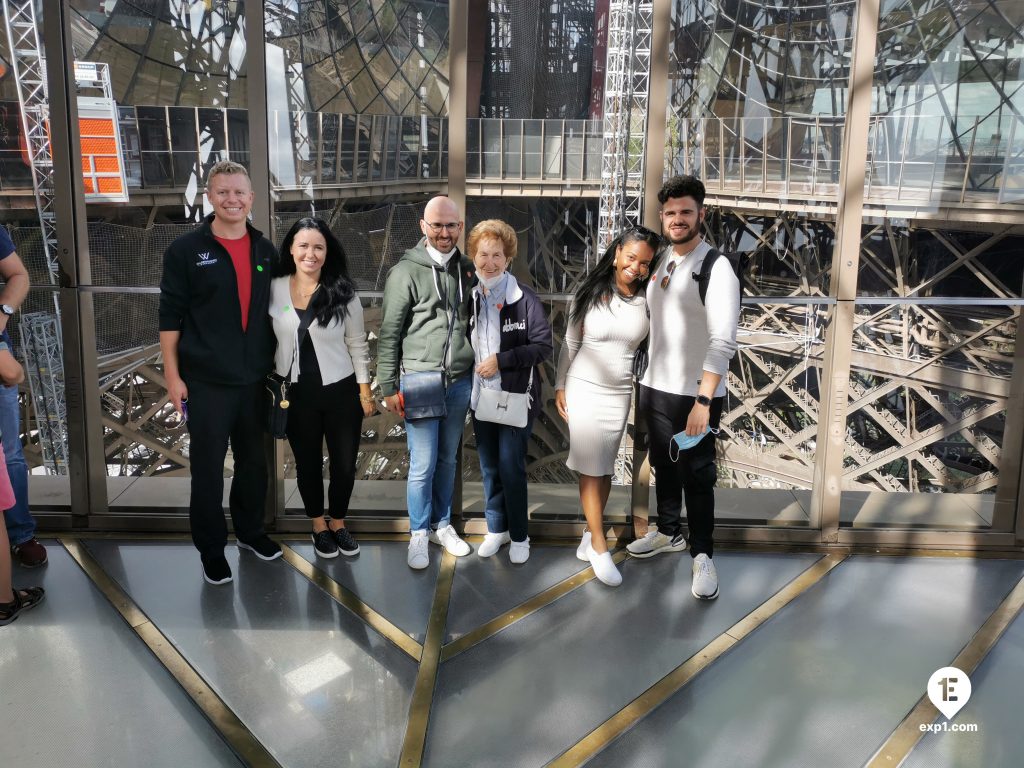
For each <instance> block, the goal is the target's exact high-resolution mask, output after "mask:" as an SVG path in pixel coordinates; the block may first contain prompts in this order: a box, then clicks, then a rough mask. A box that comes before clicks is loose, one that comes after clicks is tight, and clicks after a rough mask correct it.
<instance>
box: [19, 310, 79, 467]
mask: <svg viewBox="0 0 1024 768" xmlns="http://www.w3.org/2000/svg"><path fill="white" fill-rule="evenodd" d="M19 330H20V331H21V343H22V347H23V349H24V352H25V360H26V362H27V364H26V366H25V368H26V373H27V378H28V382H29V391H30V392H31V394H32V405H33V408H34V409H35V413H36V427H37V428H38V430H39V446H40V449H41V450H42V454H43V463H44V465H45V466H46V467H47V469H49V470H51V471H52V472H54V473H55V474H58V475H66V474H67V471H68V441H67V428H66V425H67V406H66V404H65V401H64V358H63V355H62V354H61V340H60V324H59V323H58V322H57V318H56V317H55V316H54V315H51V314H49V313H46V312H32V313H29V314H27V315H24V316H23V317H22V318H21V323H20V325H19Z"/></svg>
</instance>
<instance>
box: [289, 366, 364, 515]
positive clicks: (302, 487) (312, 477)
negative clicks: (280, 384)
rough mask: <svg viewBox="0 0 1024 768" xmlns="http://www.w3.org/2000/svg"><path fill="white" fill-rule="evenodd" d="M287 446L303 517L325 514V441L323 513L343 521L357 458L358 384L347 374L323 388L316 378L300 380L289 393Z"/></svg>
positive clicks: (359, 424)
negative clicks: (327, 463) (327, 479)
mask: <svg viewBox="0 0 1024 768" xmlns="http://www.w3.org/2000/svg"><path fill="white" fill-rule="evenodd" d="M288 400H289V401H290V402H291V405H290V406H289V408H288V428H287V433H288V442H289V443H290V444H291V447H292V454H293V455H294V456H295V475H296V477H297V479H298V485H299V495H300V496H301V497H302V505H303V506H304V507H305V509H306V517H311V518H312V517H322V516H323V514H324V449H323V446H324V440H325V439H326V441H327V456H328V457H329V458H330V478H331V484H330V486H329V489H328V491H327V505H328V506H327V509H328V512H329V513H330V515H331V517H332V518H334V519H335V520H343V519H344V518H345V514H346V513H347V512H348V504H349V501H350V500H351V499H352V488H353V486H354V485H355V479H356V455H357V454H358V452H359V433H360V431H361V430H362V425H363V407H362V405H360V403H359V385H358V384H357V383H356V376H355V374H352V375H351V376H349V377H348V378H347V379H342V380H341V381H338V382H335V383H333V384H328V385H327V386H323V385H322V384H321V383H320V377H319V376H317V375H315V374H314V375H313V376H311V377H308V378H307V377H305V376H302V377H300V378H299V381H298V383H296V384H294V385H292V387H291V389H290V390H289V391H288Z"/></svg>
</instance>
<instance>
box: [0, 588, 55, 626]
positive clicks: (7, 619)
mask: <svg viewBox="0 0 1024 768" xmlns="http://www.w3.org/2000/svg"><path fill="white" fill-rule="evenodd" d="M45 594H46V592H45V591H44V590H43V588H42V587H26V588H25V589H16V590H14V599H13V600H12V601H11V602H9V603H0V627H2V626H4V625H5V624H10V623H11V622H12V621H14V620H15V619H16V618H18V614H19V613H21V612H22V611H27V610H28V609H29V608H35V607H36V606H37V605H39V603H41V602H42V601H43V596H44V595H45Z"/></svg>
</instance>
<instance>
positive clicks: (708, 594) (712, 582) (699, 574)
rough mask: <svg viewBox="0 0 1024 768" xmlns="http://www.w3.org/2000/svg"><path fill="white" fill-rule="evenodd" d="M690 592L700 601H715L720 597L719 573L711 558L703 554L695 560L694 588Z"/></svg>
mask: <svg viewBox="0 0 1024 768" xmlns="http://www.w3.org/2000/svg"><path fill="white" fill-rule="evenodd" d="M690 592H692V593H693V596H694V597H696V598H697V599H698V600H714V599H715V598H716V597H718V571H716V570H715V564H714V563H712V562H711V558H710V557H708V556H707V555H705V554H704V553H703V552H701V553H700V554H699V555H697V556H696V557H695V558H693V586H692V587H691V588H690Z"/></svg>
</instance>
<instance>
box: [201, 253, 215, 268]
mask: <svg viewBox="0 0 1024 768" xmlns="http://www.w3.org/2000/svg"><path fill="white" fill-rule="evenodd" d="M210 253H211V252H210V251H203V252H201V253H197V254H196V255H197V256H198V257H199V261H197V262H196V266H197V267H208V266H210V265H211V264H216V263H217V259H212V258H210Z"/></svg>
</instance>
